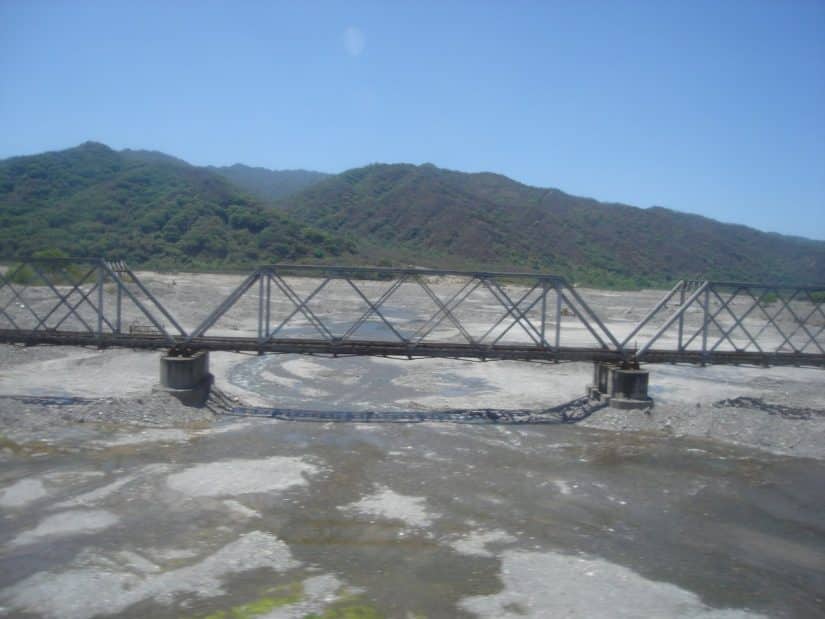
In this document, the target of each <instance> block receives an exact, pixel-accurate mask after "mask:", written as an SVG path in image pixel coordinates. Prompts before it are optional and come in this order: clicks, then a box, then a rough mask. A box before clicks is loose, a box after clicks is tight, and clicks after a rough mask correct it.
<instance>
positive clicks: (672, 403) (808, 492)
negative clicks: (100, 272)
mask: <svg viewBox="0 0 825 619" xmlns="http://www.w3.org/2000/svg"><path fill="white" fill-rule="evenodd" d="M177 291H178V294H184V293H186V290H185V289H184V288H183V286H182V285H181V284H180V281H179V282H178V285H177ZM187 294H188V293H187ZM184 296H185V295H184ZM650 296H651V297H652V296H653V295H652V294H651V295H650ZM643 301H645V300H642V301H638V302H634V303H635V304H638V305H643ZM158 356H159V353H150V352H138V351H129V350H106V351H98V350H91V349H76V348H46V347H36V348H19V347H12V346H0V434H1V435H2V437H0V462H2V467H0V616H8V617H21V618H26V617H49V618H52V617H53V618H58V617H59V618H61V619H62V618H67V619H75V618H76V619H86V618H91V617H106V616H118V617H134V618H144V617H158V618H161V619H162V618H165V617H170V618H171V617H192V618H197V619H235V618H236V617H240V618H252V617H264V618H270V619H272V618H277V617H296V618H302V617H324V618H326V619H333V618H338V617H348V618H353V617H356V618H357V617H360V618H365V619H366V618H375V617H399V618H403V619H407V618H411V617H430V618H433V617H436V618H437V617H467V618H469V617H485V618H495V619H498V618H501V617H562V616H565V617H567V616H569V617H640V616H641V617H685V616H687V617H707V618H731V617H815V616H823V615H825V600H823V595H822V593H821V592H822V591H825V525H824V524H823V519H822V514H823V513H825V401H824V400H825V397H824V396H823V395H822V394H823V393H825V372H823V371H822V370H815V369H802V368H770V369H767V368H746V367H706V368H698V367H688V366H668V365H661V366H652V367H651V368H650V369H651V395H652V396H653V397H654V398H655V406H654V407H653V408H652V409H651V410H649V411H619V410H613V409H610V408H602V409H600V410H597V411H595V412H593V413H592V414H591V415H590V416H589V417H587V418H586V419H584V420H582V421H580V422H579V423H576V424H548V425H502V424H453V423H436V422H426V423H404V424H390V423H374V424H367V423H313V422H287V421H278V420H274V419H269V418H259V417H237V416H232V415H227V414H226V413H227V412H231V409H232V408H233V406H236V405H241V404H248V405H253V406H278V407H281V408H292V409H314V410H321V411H354V412H358V411H386V412H393V411H395V412H397V411H420V412H428V411H437V410H443V409H468V408H491V409H500V410H512V409H531V410H539V409H544V408H548V407H554V406H558V405H561V404H564V403H565V402H568V401H570V400H573V399H575V398H578V397H580V396H581V395H582V394H583V393H584V388H585V385H586V384H587V383H588V382H589V380H590V377H591V368H590V366H589V365H588V364H575V363H565V364H558V365H544V364H524V363H514V362H488V363H475V362H459V361H451V360H417V361H411V362H407V361H398V360H391V359H368V358H364V359H358V358H348V359H325V358H315V357H298V356H290V355H284V356H264V357H257V356H249V355H237V354H232V353H219V354H213V355H212V359H211V366H212V370H213V373H214V374H215V376H216V384H217V385H218V387H219V388H220V390H221V392H223V394H225V396H226V397H222V398H220V400H219V401H218V400H215V401H213V402H212V403H211V404H210V406H209V407H208V408H204V409H191V408H186V407H183V406H181V405H180V404H178V403H177V401H176V400H174V399H171V398H169V397H168V396H167V395H165V394H163V393H160V392H157V391H154V390H153V389H154V387H155V385H156V382H157V373H158Z"/></svg>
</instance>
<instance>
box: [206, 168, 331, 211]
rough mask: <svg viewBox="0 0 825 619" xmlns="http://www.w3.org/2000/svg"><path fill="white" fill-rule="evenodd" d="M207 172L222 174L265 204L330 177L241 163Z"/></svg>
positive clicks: (317, 173) (309, 172)
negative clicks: (255, 166)
mask: <svg viewBox="0 0 825 619" xmlns="http://www.w3.org/2000/svg"><path fill="white" fill-rule="evenodd" d="M207 170H210V171H212V172H215V173H216V174H220V175H221V176H223V177H224V178H225V179H227V180H228V181H229V182H230V183H233V184H235V185H236V186H238V187H240V188H241V189H243V190H244V191H246V192H248V193H250V194H252V195H253V196H255V197H256V198H258V199H259V200H263V201H264V202H272V201H274V200H277V199H278V198H283V197H285V196H289V195H291V194H294V193H298V192H299V191H301V190H302V189H306V188H307V187H310V186H312V185H314V184H315V183H317V182H319V181H322V180H324V179H325V178H328V177H329V174H324V173H323V172H312V171H310V170H268V169H266V168H253V167H250V166H246V165H243V164H240V163H236V164H235V165H232V166H224V167H214V166H209V167H207Z"/></svg>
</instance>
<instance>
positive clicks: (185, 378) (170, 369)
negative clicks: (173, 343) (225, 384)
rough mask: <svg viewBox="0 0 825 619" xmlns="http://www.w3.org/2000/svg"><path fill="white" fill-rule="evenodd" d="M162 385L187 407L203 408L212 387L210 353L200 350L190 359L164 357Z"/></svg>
mask: <svg viewBox="0 0 825 619" xmlns="http://www.w3.org/2000/svg"><path fill="white" fill-rule="evenodd" d="M160 385H161V389H163V390H164V391H166V392H167V393H170V394H172V395H173V396H175V397H176V398H177V399H178V400H180V401H181V402H182V403H183V404H185V405H186V406H203V405H204V404H205V403H206V399H207V398H208V397H209V390H210V389H211V387H212V375H211V374H210V373H209V353H208V352H207V351H205V350H199V351H198V352H196V353H194V354H193V355H191V356H189V357H182V356H172V355H164V356H163V357H161V358H160Z"/></svg>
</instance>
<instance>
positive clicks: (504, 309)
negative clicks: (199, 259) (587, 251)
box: [186, 265, 619, 358]
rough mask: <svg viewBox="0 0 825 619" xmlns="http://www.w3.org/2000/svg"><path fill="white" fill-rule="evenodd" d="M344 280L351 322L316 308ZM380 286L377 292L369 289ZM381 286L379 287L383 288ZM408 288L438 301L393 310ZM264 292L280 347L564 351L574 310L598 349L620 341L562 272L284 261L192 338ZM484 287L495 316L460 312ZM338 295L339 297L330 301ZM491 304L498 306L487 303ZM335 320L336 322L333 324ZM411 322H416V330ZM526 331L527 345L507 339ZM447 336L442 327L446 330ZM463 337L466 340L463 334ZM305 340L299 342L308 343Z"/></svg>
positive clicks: (448, 352)
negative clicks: (304, 282) (306, 280)
mask: <svg viewBox="0 0 825 619" xmlns="http://www.w3.org/2000/svg"><path fill="white" fill-rule="evenodd" d="M295 277H312V278H313V281H312V286H311V287H309V288H305V289H304V290H300V291H299V290H297V289H296V286H295V284H294V281H293V282H290V279H291V278H295ZM449 277H452V278H455V280H456V281H455V283H454V285H453V286H452V288H451V289H450V290H449V294H447V295H444V294H443V293H442V294H441V295H439V294H438V292H437V291H436V290H434V286H433V285H432V283H431V280H432V279H433V278H449ZM335 282H337V283H342V284H343V285H344V286H345V288H346V289H347V291H348V292H349V293H351V294H353V295H354V298H355V299H357V300H359V301H360V304H361V305H362V306H363V308H362V311H360V312H359V313H358V314H357V316H353V317H352V318H351V319H348V320H345V321H344V323H343V324H341V323H340V322H338V321H336V320H335V319H336V318H339V317H338V316H335V315H333V316H332V321H331V320H330V319H325V318H324V317H322V316H321V315H320V314H319V312H318V311H317V310H316V309H314V308H313V305H312V304H313V301H314V300H315V299H317V298H318V297H319V295H321V294H322V292H323V291H324V290H325V289H328V288H329V287H330V285H332V284H333V283H335ZM370 284H372V286H371V288H373V290H367V287H368V285H370ZM375 284H378V288H379V290H378V293H377V294H376V292H375V290H374V288H375V287H376V286H375ZM405 286H407V287H412V288H414V289H415V294H416V295H417V297H418V298H417V299H411V298H410V293H409V290H407V291H406V295H407V296H406V300H407V301H410V300H415V301H420V299H427V300H429V303H428V305H429V309H430V312H429V313H425V314H424V315H423V316H421V317H420V318H419V320H417V321H410V320H399V319H398V318H397V317H394V316H393V315H391V314H389V313H388V312H386V311H384V308H385V307H386V306H387V305H388V304H390V302H391V301H393V299H394V298H395V297H397V296H399V295H400V291H401V290H402V288H404V287H405ZM254 291H257V303H258V311H257V337H256V345H257V347H258V348H259V349H260V350H279V351H280V350H281V349H282V347H283V346H289V345H293V346H297V345H304V346H307V347H308V349H309V348H312V347H314V346H317V344H318V343H323V344H324V345H325V347H326V349H327V350H329V351H330V352H333V353H335V354H401V355H406V356H464V355H463V354H462V353H466V356H472V357H480V358H500V357H502V356H503V357H506V358H555V357H557V356H558V355H559V354H561V353H562V351H563V350H566V351H567V353H568V354H572V349H565V348H564V347H563V345H562V344H563V342H562V338H563V330H562V324H563V322H564V319H565V318H568V319H570V320H575V321H577V322H578V323H579V324H580V325H581V326H582V327H584V329H585V330H586V331H587V332H588V333H589V334H590V336H592V341H593V344H591V345H590V348H596V349H597V350H600V351H603V352H605V353H606V354H608V355H609V354H610V353H611V351H615V350H616V349H617V348H618V346H619V343H618V342H617V341H616V339H615V337H614V336H613V334H612V333H611V332H610V331H609V330H608V329H607V328H606V327H605V325H604V323H603V322H602V321H601V319H600V318H599V317H598V316H597V315H596V314H595V313H594V312H593V310H592V309H591V308H590V307H589V306H588V305H587V303H586V302H585V301H584V300H583V299H582V298H581V296H580V295H579V293H578V292H577V291H576V290H575V289H574V288H572V287H571V286H569V285H568V284H567V282H566V281H565V280H564V279H563V278H561V277H556V276H551V275H533V274H524V273H466V272H462V271H445V270H423V269H389V268H355V267H316V266H298V265H275V266H267V267H262V268H259V269H257V270H256V271H255V272H254V273H252V274H250V275H249V276H248V277H247V278H246V279H245V280H244V281H243V282H242V283H241V284H240V285H239V286H238V287H237V288H236V289H235V290H234V291H232V293H231V294H229V296H227V297H226V298H225V299H224V301H223V302H222V303H221V304H220V305H219V306H218V307H217V308H216V309H215V310H214V311H213V312H212V313H211V314H209V315H208V316H207V317H206V318H205V319H204V320H203V321H202V322H201V324H200V325H198V326H197V327H196V328H195V329H194V330H193V331H192V332H191V333H190V335H189V337H188V339H187V341H186V343H187V344H188V345H194V344H196V343H197V342H198V341H201V340H203V339H204V338H205V337H206V336H207V335H208V334H209V332H210V330H211V329H212V328H213V327H214V326H215V325H216V323H218V321H219V320H220V319H221V318H222V317H224V316H226V315H227V314H228V313H229V312H230V310H232V308H233V307H234V306H235V305H236V304H237V303H238V302H239V301H240V300H241V299H242V298H244V297H245V296H247V295H249V294H250V293H253V294H254V293H255V292H254ZM479 292H483V293H485V294H486V299H487V300H488V302H491V303H492V305H493V309H492V311H489V317H488V318H485V319H484V320H481V327H482V330H481V331H480V332H478V333H477V334H473V333H472V331H473V330H474V329H473V328H471V322H472V326H473V327H474V328H475V330H476V331H477V330H478V328H479V321H478V320H474V321H468V320H467V318H466V317H464V318H462V317H460V316H459V310H461V309H464V308H465V307H466V306H467V304H468V300H469V299H471V298H473V295H478V293H479ZM276 297H277V300H278V301H282V300H284V299H285V300H287V301H288V304H289V305H290V306H291V307H290V308H289V312H288V313H286V315H282V316H280V317H279V319H278V320H274V319H273V316H274V313H273V311H272V310H273V303H274V301H275V299H276ZM331 302H334V299H333V300H332V301H331ZM488 309H489V308H488ZM296 318H300V319H302V323H303V324H305V325H309V327H311V330H312V331H314V337H312V338H306V337H301V338H298V337H294V336H288V335H287V334H286V330H287V328H288V327H289V326H290V324H291V323H294V322H295V320H296ZM370 321H373V322H376V323H378V324H379V325H380V326H381V327H382V331H383V333H384V335H385V336H386V337H383V338H382V341H369V340H365V339H364V338H363V337H359V332H361V331H362V330H363V328H364V327H365V326H366V325H367V324H368V323H369V322H370ZM331 322H336V323H337V324H331ZM444 323H447V325H449V327H450V329H451V330H452V331H453V332H454V335H456V336H457V337H453V338H451V340H453V341H449V340H448V341H445V339H444V338H443V337H440V338H439V337H437V336H438V335H439V329H440V328H441V327H442V325H443V324H444ZM411 324H412V325H413V326H414V328H411V327H410V326H411ZM513 332H518V333H519V335H520V337H518V338H512V337H509V339H510V340H513V339H516V340H517V341H518V343H510V344H508V345H506V346H505V344H504V342H505V340H507V339H508V336H511V335H512V334H513ZM441 334H442V335H443V329H442V330H441ZM455 339H458V340H459V341H457V342H456V341H454V340H455ZM299 340H300V341H299Z"/></svg>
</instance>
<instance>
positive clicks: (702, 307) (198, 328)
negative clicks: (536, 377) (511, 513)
mask: <svg viewBox="0 0 825 619" xmlns="http://www.w3.org/2000/svg"><path fill="white" fill-rule="evenodd" d="M145 279H146V280H147V283H144V282H143V281H141V279H140V278H139V277H138V276H137V274H136V273H135V272H133V271H132V270H131V269H130V268H129V267H128V266H127V265H126V264H124V263H122V262H110V261H106V260H102V259H65V260H61V259H25V260H16V261H14V262H12V263H11V266H9V267H6V268H5V270H4V271H3V272H2V274H0V342H16V343H24V344H58V345H59V344H64V345H95V346H99V347H107V346H123V347H131V348H152V349H167V348H168V349H173V350H174V351H178V352H180V353H181V354H188V352H189V351H196V350H228V351H254V352H259V353H299V354H326V355H373V356H403V357H410V358H413V357H455V358H475V359H514V360H528V361H606V362H622V361H627V362H635V361H646V362H651V363H656V362H672V363H680V362H689V363H713V364H719V363H723V364H739V363H742V364H767V365H812V366H825V286H786V285H774V284H765V283H739V282H713V281H681V282H679V283H677V284H676V285H675V286H674V287H673V289H671V290H670V291H669V292H668V293H667V294H666V295H665V296H663V297H662V298H661V299H659V301H658V302H656V303H654V301H655V298H654V299H653V301H651V303H652V307H651V309H650V311H649V312H647V313H646V314H643V315H638V316H634V312H636V311H637V310H636V308H624V309H623V308H622V307H620V306H621V295H612V296H611V297H607V298H602V297H599V298H596V297H597V295H596V293H595V291H589V292H588V291H585V290H583V289H580V288H576V287H574V286H571V285H570V284H569V283H568V282H567V281H566V280H565V279H564V278H562V277H558V276H555V275H547V274H533V273H488V272H464V271H450V270H436V269H393V268H377V267H376V268H373V267H344V266H306V265H272V266H265V267H261V268H258V269H255V270H254V271H252V272H251V273H247V274H245V275H244V276H229V275H223V276H218V275H203V276H202V277H201V280H202V281H198V279H199V278H198V277H197V276H191V275H190V276H186V277H183V276H175V275H174V274H161V275H157V276H146V278H145ZM178 280H180V281H178ZM193 282H194V283H193ZM585 297H588V298H590V299H595V301H590V302H588V301H587V300H585ZM594 308H595V309H594ZM617 311H618V312H619V313H618V315H616V313H617ZM628 316H630V318H629V317H628Z"/></svg>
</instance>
